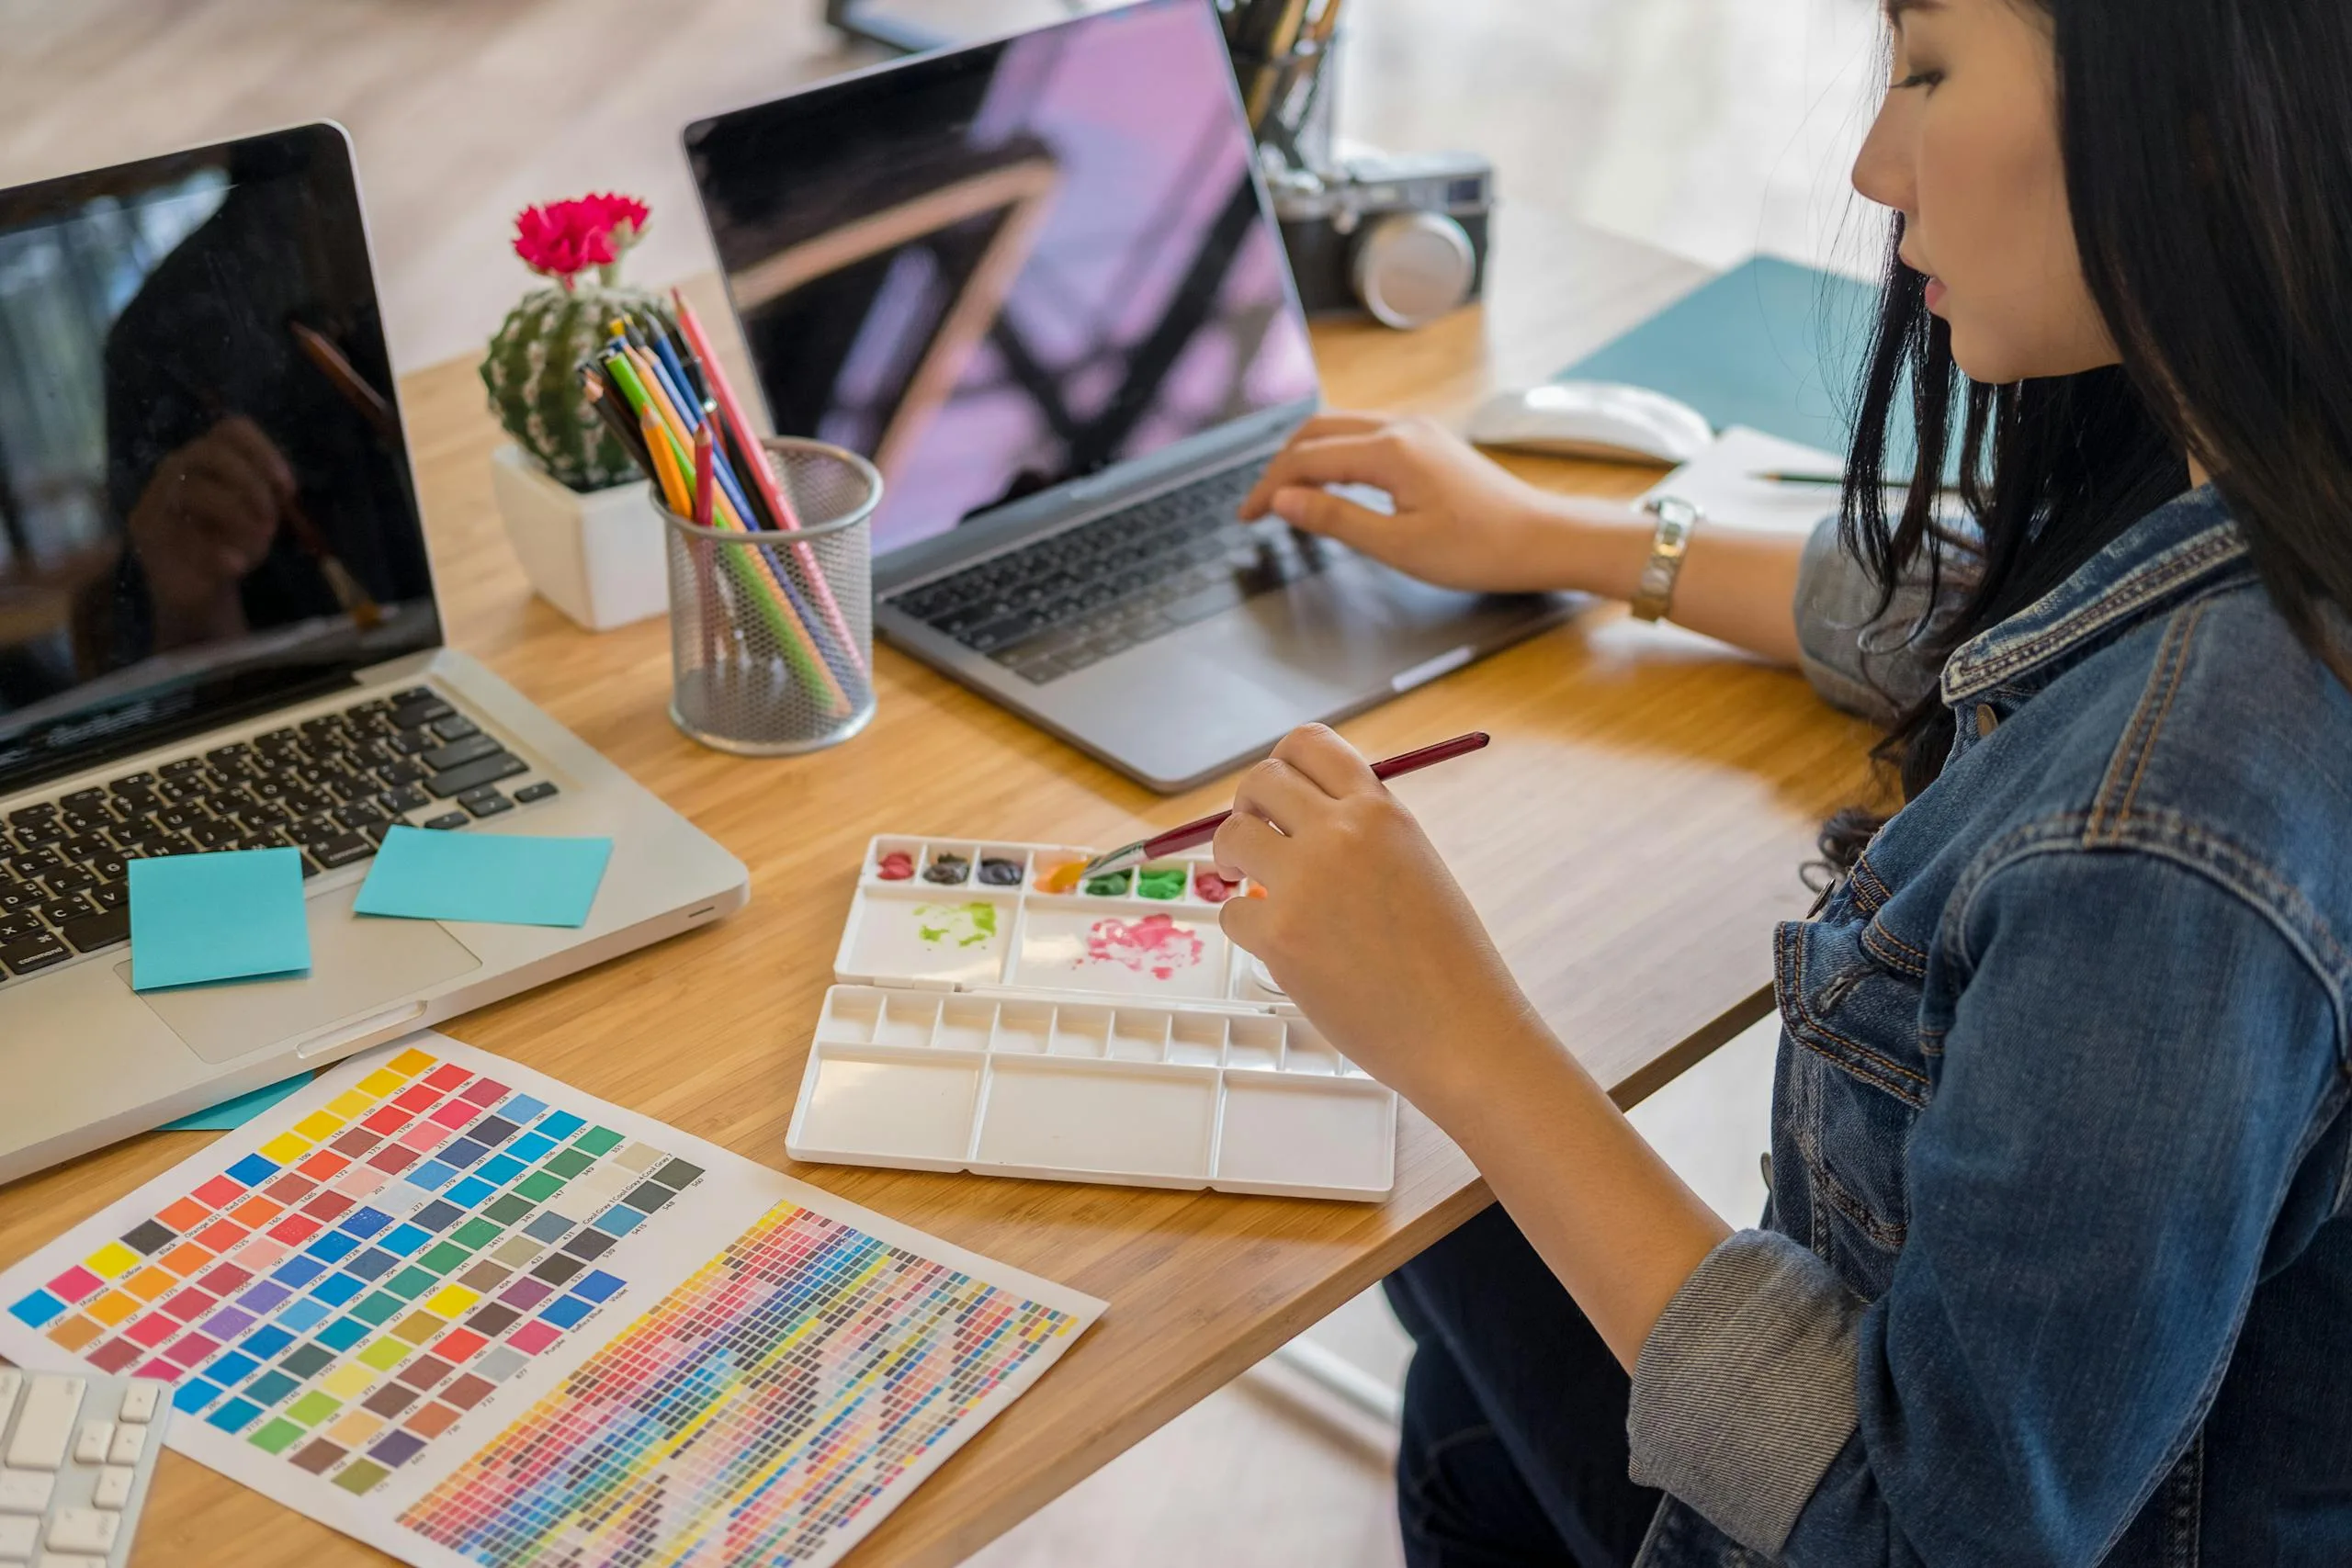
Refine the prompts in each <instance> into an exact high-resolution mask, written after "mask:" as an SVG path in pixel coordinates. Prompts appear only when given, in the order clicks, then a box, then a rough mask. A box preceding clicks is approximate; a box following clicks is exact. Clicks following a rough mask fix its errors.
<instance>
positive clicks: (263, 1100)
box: [162, 1073, 311, 1133]
mask: <svg viewBox="0 0 2352 1568" xmlns="http://www.w3.org/2000/svg"><path fill="white" fill-rule="evenodd" d="M310 1081H311V1075H310V1074H308V1073H296V1074H295V1075H294V1076H293V1077H290V1078H283V1079H280V1080H279V1081H278V1082H277V1083H274V1084H268V1085H265V1086H264V1087H263V1088H260V1089H255V1090H254V1091H253V1092H252V1093H251V1094H241V1095H239V1096H237V1098H236V1099H234V1100H222V1101H221V1102H220V1104H218V1105H214V1106H208V1107H207V1108H206V1109H204V1110H202V1111H191V1112H189V1113H188V1114H187V1115H186V1116H183V1117H181V1118H180V1119H179V1120H178V1121H176V1122H164V1125H163V1128H162V1131H164V1132H166V1133H225V1132H227V1131H228V1130H229V1129H230V1128H232V1127H242V1126H243V1125H244V1124H245V1123H246V1122H250V1121H252V1120H253V1119H254V1117H256V1116H258V1115H260V1114H261V1113H262V1112H263V1111H266V1110H268V1109H269V1108H270V1107H271V1106H273V1105H275V1104H277V1102H278V1101H279V1100H284V1099H286V1098H287V1097H288V1095H291V1094H292V1093H293V1092H294V1091H295V1090H296V1089H300V1088H301V1087H302V1086H303V1085H304V1084H306V1083H309V1082H310Z"/></svg>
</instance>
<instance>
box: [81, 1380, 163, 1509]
mask: <svg viewBox="0 0 2352 1568" xmlns="http://www.w3.org/2000/svg"><path fill="white" fill-rule="evenodd" d="M135 1381H137V1382H153V1381H154V1380H153V1379H152V1378H141V1379H137V1380H135ZM138 1477H139V1472H137V1471H135V1470H133V1469H131V1468H130V1466H129V1465H127V1464H110V1465H107V1467H106V1468H105V1469H104V1470H101V1471H99V1472H98V1483H97V1484H96V1486H93V1487H92V1488H90V1501H91V1502H93V1503H96V1505H97V1506H99V1507H101V1508H127V1507H129V1506H130V1487H131V1483H132V1482H134V1481H136V1480H137V1479H138Z"/></svg>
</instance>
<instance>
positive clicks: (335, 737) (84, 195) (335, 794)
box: [0, 125, 748, 1180]
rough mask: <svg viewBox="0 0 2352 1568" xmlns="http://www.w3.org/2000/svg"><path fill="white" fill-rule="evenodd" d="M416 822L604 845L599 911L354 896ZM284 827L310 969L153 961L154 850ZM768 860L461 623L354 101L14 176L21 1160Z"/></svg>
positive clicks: (2, 258)
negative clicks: (390, 347)
mask: <svg viewBox="0 0 2352 1568" xmlns="http://www.w3.org/2000/svg"><path fill="white" fill-rule="evenodd" d="M397 822H406V823H410V824H413V825H416V826H421V827H431V828H436V829H447V830H450V831H459V832H466V831H474V830H477V825H479V826H480V827H481V829H489V830H493V831H497V832H504V833H535V834H551V835H585V836H609V837H611V839H612V840H613V855H612V860H611V863H610V867H609V869H608V870H607V871H606V873H605V880H604V884H603V886H602V887H601V889H600V890H599V892H598V895H597V897H596V902H595V906H594V912H593V913H592V914H591V915H590V917H589V919H588V923H587V924H586V925H585V926H584V927H582V928H581V929H579V930H576V931H572V930H561V929H554V928H546V927H533V926H498V925H475V924H468V925H463V926H454V925H452V926H445V925H441V924H438V923H435V922H433V921H429V920H399V919H365V918H359V917H355V916H354V915H353V913H352V900H353V899H354V897H356V894H357V891H358V886H357V885H358V883H359V882H360V880H361V879H362V878H363V877H364V876H365V874H366V873H367V870H368V864H369V859H368V857H369V856H371V855H372V854H373V853H374V852H375V850H376V846H377V845H378V844H379V842H380V841H381V840H382V839H383V836H384V834H385V832H386V831H387V829H389V828H390V826H391V825H392V824H394V823H397ZM281 844H285V845H293V846H296V847H298V848H300V850H301V852H302V854H303V862H304V871H305V874H306V877H307V882H306V886H307V889H308V897H309V919H310V935H311V968H310V971H309V973H308V974H307V975H305V976H298V977H288V978H279V979H269V980H260V981H254V982H245V983H234V984H225V985H218V986H209V987H187V988H183V989H177V990H169V991H150V992H147V993H144V994H140V993H134V992H133V991H132V990H131V988H130V949H129V946H128V942H127V939H128V936H129V931H130V927H129V921H130V908H129V901H128V888H127V882H128V875H129V873H128V865H129V863H130V861H132V860H133V859H136V858H139V857H141V856H153V855H168V854H182V853H192V852H199V851H208V850H227V849H249V848H260V847H265V846H274V845H281ZM747 887H748V878H747V876H746V874H745V873H744V870H743V867H742V866H741V864H740V863H737V861H736V860H735V859H734V858H733V857H732V856H731V855H729V854H728V853H727V852H725V851H724V850H722V849H720V848H719V847H718V845H717V844H715V843H713V842H712V841H711V840H709V839H707V838H706V837H704V836H703V835H702V834H701V833H699V832H697V831H696V830H695V829H694V828H693V827H691V826H690V825H688V824H687V823H686V822H685V821H684V819H682V818H679V817H678V816H677V815H676V814H675V813H674V812H673V811H671V810H670V809H669V808H668V807H664V806H663V805H662V803H661V802H660V801H658V800H656V799H654V798H653V797H652V796H651V795H648V794H647V793H646V792H645V791H644V790H642V789H639V787H638V786H637V785H636V784H632V783H631V782H630V781H629V779H628V777H627V776H626V775H625V774H623V773H621V772H620V770H619V769H617V768H616V767H614V766H613V765H612V764H611V763H609V762H607V761H605V760H604V759H603V758H602V757H599V756H598V755H597V754H596V753H595V752H594V751H593V750H590V749H589V748H588V747H587V746H586V745H585V744H583V743H582V741H580V740H579V739H576V738H575V737H573V736H571V734H569V733H567V732H566V731H565V730H564V729H563V728H561V727H560V726H559V725H557V724H556V723H555V722H554V721H552V720H551V719H549V718H548V716H546V715H545V714H543V713H541V712H539V711H538V710H537V708H535V707H533V706H532V705H530V704H529V703H528V702H526V701H525V700H524V699H523V698H522V697H521V696H520V695H519V694H516V693H515V691H514V690H513V689H512V688H510V687H509V686H507V685H506V684H505V683H504V682H501V681H500V680H498V679H497V678H496V677H495V676H493V675H492V674H491V673H489V671H486V670H484V669H483V668H482V667H481V665H479V664H477V663H475V662H474V661H473V660H469V659H467V658H465V657H463V656H462V655H459V654H457V653H454V652H452V651H450V650H449V649H445V648H443V647H442V646H441V621H440V615H439V613H438V611H437V609H436V607H435V600H434V593H433V581H432V576H431V572H430V569H429V566H428V563H427V560H426V556H425V547H424V529H423V526H422V524H421V521H420V519H419V516H418V513H417V506H416V496H415V491H414V487H413V482H412V479H411V476H410V472H409V462H408V450H407V446H406V445H405V443H404V441H403V439H402V436H401V418H400V411H399V406H398V401H397V399H396V397H395V394H394V391H393V386H392V378H391V373H390V364H389V361H388V359H387V357H386V355H385V349H384V336H383V327H382V320H381V314H380V312H379V309H378V306H377V300H376V290H375V284H374V277H373V272H372V269H371V267H370V265H369V261H368V241H367V231H366V229H365V227H364V225H363V223H362V221H361V217H360V209H359V194H358V189H357V186H356V185H355V183H354V181H353V175H352V164H351V153H350V148H349V144H348V142H347V141H346V140H345V135H344V133H343V131H342V130H341V128H340V127H336V126H333V125H312V126H305V127H302V128H300V129H298V130H285V131H278V132H275V133H272V134H269V135H266V136H258V137H253V138H249V139H246V140H243V141H233V142H228V143H225V144H223V145H220V146H216V147H207V148H202V149H198V150H197V151H194V152H183V153H177V154H175V155H172V156H169V157H163V158H153V159H148V160H146V161H143V162H141V163H136V164H123V165H121V166H119V167H117V168H111V169H101V170H98V171H96V172H95V173H91V174H84V175H71V176H68V177H65V178H62V179H55V180H49V181H44V182H42V183H40V184H38V185H32V186H19V187H17V188H16V189H13V190H6V191H0V1180H5V1179H8V1178H11V1177H15V1176H17V1175H20V1174H22V1173H23V1172H25V1171H28V1170H32V1169H35V1168H39V1167H40V1166H44V1165H48V1164H51V1163H53V1162H55V1161H57V1160H61V1159H63V1158H65V1157H67V1156H71V1155H74V1154H77V1153H79V1152H81V1151H83V1150H85V1149H89V1148H93V1147H96V1145H101V1144H104V1143H107V1142H109V1141H110V1140H113V1139H115V1138H119V1137H121V1136H124V1135H125V1134H130V1133H135V1132H138V1131H140V1130H141V1129H142V1128H146V1127H152V1126H154V1125H155V1124H157V1123H158V1122H164V1121H166V1120H169V1119H171V1118H173V1117H176V1116H179V1115H182V1114H185V1113H187V1112H188V1111H196V1110H198V1109H200V1108H202V1107H204V1106H207V1105H210V1104H212V1103H214V1102H216V1101H219V1100H223V1099H226V1098H229V1097H231V1096H232V1095H235V1094H239V1093H242V1092H244V1091H246V1090H249V1089H257V1088H260V1087H261V1086H263V1085H265V1084H267V1083H270V1082H274V1081H276V1080H277V1079H278V1078H282V1077H286V1076H288V1074H290V1073H293V1072H296V1071H298V1070H300V1068H302V1067H305V1066H314V1065H318V1064H322V1063H325V1062H328V1061H332V1060H334V1058H336V1057H338V1056H342V1055H347V1054H349V1053H350V1052H353V1051H356V1050H359V1049H360V1048H362V1047H363V1046H367V1045H371V1044H375V1043H378V1042H380V1041H384V1040H389V1039H391V1038H394V1037H396V1036H398V1035H401V1034H405V1033H408V1032H410V1031H412V1030H415V1029H419V1028H423V1027H424V1026H425V1025H428V1024H431V1023H435V1022H436V1021H440V1020H442V1019H446V1018H448V1017H450V1016H451V1015H453V1014H455V1013H458V1012H463V1011H465V1010H467V1009H469V1008H473V1007H477V1006H480V1005H481V1004H482V1003H484V1002H488V1001H492V1000H494V999H496V998H501V997H505V996H509V995H512V994H513V993H515V992H516V991H520V990H523V989H525V988H526V987H531V986H535V985H537V984H539V983H540V982H542V981H545V980H549V979H553V978H555V977H556V976H560V975H565V974H569V973H571V971H573V970H576V969H580V968H583V967H585V966H586V965H588V964H594V963H597V962H599V961H601V960H603V959H605V958H609V957H612V956H614V955H615V954H616V953H624V952H627V951H628V950H629V949H631V948H635V947H638V946H640V945H642V944H644V943H646V942H653V941H655V940H657V939H659V938H662V937H664V936H668V935H670V934H672V933H673V932H676V931H684V930H686V929H687V928H689V927H691V926H695V925H697V924H700V923H702V922H705V921H707V920H712V919H717V918H718V917H719V916H721V915H723V914H725V913H727V912H729V910H732V909H734V908H737V907H739V906H741V904H742V903H743V901H744V898H745V897H746V892H747Z"/></svg>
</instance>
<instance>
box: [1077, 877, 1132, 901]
mask: <svg viewBox="0 0 2352 1568" xmlns="http://www.w3.org/2000/svg"><path fill="white" fill-rule="evenodd" d="M1134 875H1135V873H1133V872H1131V871H1114V872H1113V873H1111V874H1109V875H1108V876H1090V877H1088V878H1087V879H1086V891H1087V892H1088V893H1090V894H1091V895H1093V896H1094V897H1097V898H1116V897H1119V896H1120V895H1121V894H1123V893H1125V891H1126V890H1127V883H1128V881H1129V879H1130V878H1132V877H1133V876H1134Z"/></svg>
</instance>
